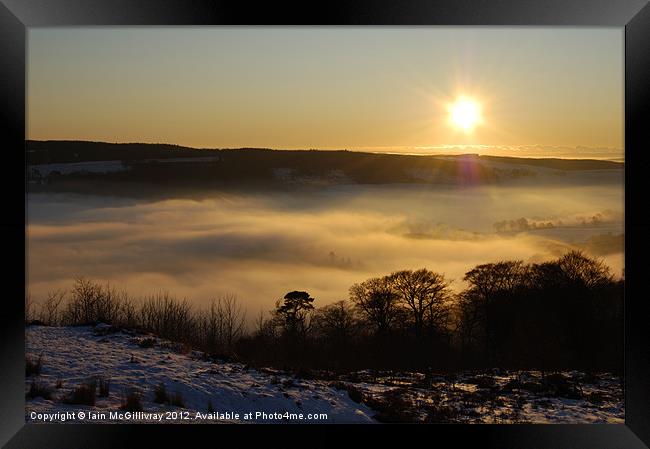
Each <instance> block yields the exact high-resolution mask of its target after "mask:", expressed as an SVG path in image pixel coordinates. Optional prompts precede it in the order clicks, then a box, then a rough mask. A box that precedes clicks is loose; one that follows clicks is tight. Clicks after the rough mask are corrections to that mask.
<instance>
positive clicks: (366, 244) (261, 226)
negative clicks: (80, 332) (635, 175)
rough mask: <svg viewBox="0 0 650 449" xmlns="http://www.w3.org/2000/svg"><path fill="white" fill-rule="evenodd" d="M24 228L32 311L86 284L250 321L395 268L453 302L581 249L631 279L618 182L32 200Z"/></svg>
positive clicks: (325, 297) (325, 299)
mask: <svg viewBox="0 0 650 449" xmlns="http://www.w3.org/2000/svg"><path fill="white" fill-rule="evenodd" d="M619 179H620V178H619ZM27 221H28V227H27V234H28V242H27V258H28V292H29V294H30V296H31V298H32V299H33V300H35V301H40V300H42V299H43V297H44V295H45V294H46V293H47V292H49V291H53V290H56V289H60V288H63V289H65V288H69V287H70V286H71V284H72V279H73V278H74V277H76V276H83V277H86V278H90V279H93V280H98V281H109V282H110V283H111V284H112V285H114V286H116V287H118V288H125V289H127V290H128V291H129V292H130V293H132V294H134V295H144V294H148V293H153V292H156V291H160V290H166V291H169V292H170V293H172V294H173V295H175V296H177V297H186V298H188V299H189V300H191V301H192V302H194V303H195V304H197V305H203V304H206V303H207V302H209V301H210V299H211V298H214V297H217V296H219V295H222V294H225V293H232V294H235V295H237V297H238V298H239V299H240V300H241V301H243V303H244V305H245V306H246V308H247V310H248V316H249V317H252V316H254V315H256V314H257V313H259V311H260V310H265V311H266V310H270V309H271V308H273V304H274V302H275V300H276V299H278V298H280V297H282V296H283V295H284V294H285V293H286V292H288V291H291V290H306V291H308V292H309V293H310V294H311V295H312V296H314V297H315V298H316V304H319V305H325V304H327V303H331V302H334V301H338V300H340V299H344V298H347V292H348V288H349V287H350V286H351V285H352V284H353V283H355V282H360V281H363V280H365V279H366V278H369V277H372V276H378V275H384V274H388V273H390V272H391V271H394V270H398V269H416V268H421V267H426V268H429V269H431V270H434V271H438V272H441V273H444V274H445V275H446V276H447V277H448V278H450V279H453V284H452V286H453V287H454V288H455V289H456V290H460V289H462V288H463V287H464V284H463V281H462V277H463V274H464V273H465V272H466V271H468V270H470V269H471V268H472V267H473V266H475V265H476V264H479V263H486V262H493V261H497V260H504V259H519V260H523V261H526V262H538V261H543V260H548V259H551V258H555V257H557V256H559V255H561V254H563V253H564V252H565V251H567V250H569V249H575V248H577V249H582V250H584V251H586V252H587V253H588V254H591V255H595V256H598V257H601V258H602V259H603V260H604V261H605V262H606V263H607V264H608V265H609V266H610V267H611V268H612V272H613V273H614V274H615V275H616V276H620V275H621V273H622V269H623V233H624V229H623V186H622V183H607V184H600V185H593V184H589V185H582V184H580V183H567V184H565V185H558V186H544V187H543V188H540V187H535V186H530V185H526V186H510V187H504V186H489V187H468V188H451V187H450V188H441V187H440V186H414V185H410V186H345V187H342V186H338V187H330V188H326V189H322V190H320V191H317V192H302V193H267V194H251V193H248V194H233V193H228V194H212V195H210V196H209V197H208V198H207V199H202V200H200V201H193V200H187V199H172V200H164V201H142V200H131V199H124V198H111V197H99V196H89V195H72V194H50V193H48V194H30V195H29V197H28V217H27Z"/></svg>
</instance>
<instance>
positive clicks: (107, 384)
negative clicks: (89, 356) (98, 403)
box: [97, 376, 111, 398]
mask: <svg viewBox="0 0 650 449" xmlns="http://www.w3.org/2000/svg"><path fill="white" fill-rule="evenodd" d="M97 385H98V387H99V397H100V398H107V397H108V395H109V393H110V390H111V380H110V379H106V378H104V377H101V376H100V377H98V378H97Z"/></svg>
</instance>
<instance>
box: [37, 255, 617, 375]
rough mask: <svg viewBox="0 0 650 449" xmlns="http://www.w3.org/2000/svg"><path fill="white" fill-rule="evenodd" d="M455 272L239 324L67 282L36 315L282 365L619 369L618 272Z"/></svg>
mask: <svg viewBox="0 0 650 449" xmlns="http://www.w3.org/2000/svg"><path fill="white" fill-rule="evenodd" d="M463 280H464V281H465V282H466V284H467V287H466V288H465V290H463V291H461V292H459V293H455V292H454V291H453V290H452V289H451V282H450V281H449V280H448V279H446V278H445V276H444V275H443V274H440V273H436V272H434V271H431V270H428V269H425V268H422V269H418V270H400V271H396V272H393V273H390V274H387V275H385V276H380V277H374V278H370V279H367V280H365V281H363V282H360V283H357V284H354V285H352V286H351V287H350V289H349V292H348V298H347V299H344V300H341V301H338V302H335V303H333V304H328V305H325V306H322V307H317V306H316V305H315V304H317V301H316V299H315V298H313V297H311V295H310V294H309V293H308V292H305V291H298V290H296V291H292V292H288V293H287V294H286V295H284V297H282V298H281V299H279V300H277V301H276V303H275V307H274V308H273V309H272V310H271V311H269V312H270V313H267V314H265V313H261V314H260V315H259V316H258V317H257V319H256V320H255V326H254V329H252V330H248V331H247V330H246V328H245V325H244V323H245V311H244V309H243V307H242V306H241V304H240V303H239V302H238V301H237V300H236V298H234V297H233V296H226V297H223V298H220V299H218V300H215V301H213V302H212V304H211V306H210V307H209V308H208V309H206V310H195V309H194V308H193V307H192V306H191V305H190V304H189V303H188V302H187V301H178V300H176V299H174V298H172V297H170V296H168V295H166V294H159V295H154V296H152V297H148V298H145V299H144V300H140V301H135V300H133V299H132V298H130V297H129V296H128V295H127V294H126V293H125V292H121V293H118V292H116V291H115V290H114V289H111V288H110V287H108V286H105V287H104V286H100V285H98V284H95V283H92V282H90V281H86V280H77V282H76V285H75V287H74V288H73V289H72V292H71V294H70V295H67V296H66V295H64V294H63V293H55V294H52V295H50V296H49V297H48V298H47V299H46V301H44V302H43V303H42V304H41V306H40V308H39V312H38V317H39V318H38V319H40V320H41V321H42V322H44V323H49V324H83V323H89V322H95V321H103V322H107V323H111V324H115V325H118V326H125V327H131V328H140V329H142V330H146V331H150V332H154V333H156V334H158V335H160V336H162V337H165V338H169V339H172V340H175V341H180V342H184V343H187V344H188V345H191V346H192V347H196V348H197V349H201V350H203V351H205V352H207V353H208V354H212V355H213V356H215V357H220V358H234V359H237V360H240V361H243V362H245V363H248V364H252V365H270V366H275V367H278V368H285V369H324V370H336V371H345V370H358V369H364V368H377V369H435V370H457V369H466V368H480V367H501V368H514V369H518V368H521V369H532V368H537V369H563V368H571V369H584V370H589V369H593V370H613V371H619V370H621V369H622V366H623V286H624V280H623V279H615V278H614V276H613V275H612V274H611V271H610V269H609V268H608V267H607V266H606V265H605V264H604V263H603V262H602V261H600V260H598V259H594V258H590V257H588V256H586V255H585V254H583V253H581V252H579V251H572V252H569V253H567V254H565V255H563V256H561V257H559V258H558V259H556V260H553V261H550V262H543V263H531V264H525V263H523V262H522V261H500V262H496V263H488V264H482V265H478V266H476V267H474V268H473V269H471V270H470V271H468V272H467V273H466V274H465V276H464V278H463ZM64 296H66V299H65V300H64ZM64 303H65V305H64Z"/></svg>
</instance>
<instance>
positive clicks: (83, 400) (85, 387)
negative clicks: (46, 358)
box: [64, 379, 97, 405]
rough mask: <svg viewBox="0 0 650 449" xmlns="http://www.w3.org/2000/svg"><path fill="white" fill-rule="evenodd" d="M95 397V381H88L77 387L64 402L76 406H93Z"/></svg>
mask: <svg viewBox="0 0 650 449" xmlns="http://www.w3.org/2000/svg"><path fill="white" fill-rule="evenodd" d="M96 397H97V381H96V380H95V379H89V380H87V381H86V382H84V383H82V384H81V385H77V386H76V387H75V389H74V390H72V392H71V393H70V395H69V396H68V397H67V398H66V399H65V401H64V402H65V403H67V404H76V405H95V399H96Z"/></svg>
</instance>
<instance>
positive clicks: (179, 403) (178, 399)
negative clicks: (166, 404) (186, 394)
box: [170, 391, 185, 408]
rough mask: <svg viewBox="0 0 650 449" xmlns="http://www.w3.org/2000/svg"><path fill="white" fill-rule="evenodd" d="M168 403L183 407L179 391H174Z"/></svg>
mask: <svg viewBox="0 0 650 449" xmlns="http://www.w3.org/2000/svg"><path fill="white" fill-rule="evenodd" d="M170 404H171V405H173V406H175V407H182V408H185V401H184V400H183V395H182V394H181V392H180V391H176V392H174V394H173V395H172V397H171V400H170Z"/></svg>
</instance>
